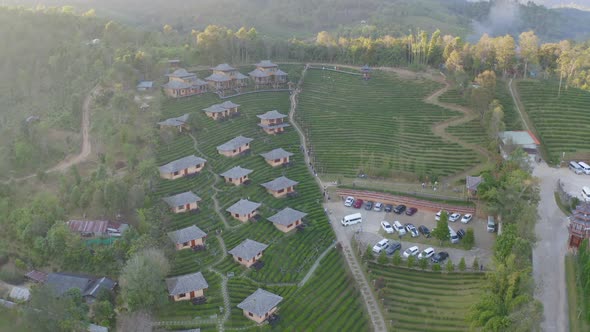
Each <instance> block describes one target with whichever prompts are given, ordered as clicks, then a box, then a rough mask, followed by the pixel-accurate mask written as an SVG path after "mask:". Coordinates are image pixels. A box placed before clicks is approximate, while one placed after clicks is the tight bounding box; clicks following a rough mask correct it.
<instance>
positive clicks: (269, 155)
mask: <svg viewBox="0 0 590 332" xmlns="http://www.w3.org/2000/svg"><path fill="white" fill-rule="evenodd" d="M260 155H261V156H263V157H264V159H266V160H276V159H283V158H287V157H291V156H292V155H293V154H292V153H291V152H288V151H285V150H283V149H281V148H278V149H274V150H271V151H269V152H266V153H261V154H260Z"/></svg>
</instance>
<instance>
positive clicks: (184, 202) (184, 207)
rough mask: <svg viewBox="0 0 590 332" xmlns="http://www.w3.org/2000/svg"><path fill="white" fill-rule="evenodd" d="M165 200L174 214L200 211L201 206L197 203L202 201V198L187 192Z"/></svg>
mask: <svg viewBox="0 0 590 332" xmlns="http://www.w3.org/2000/svg"><path fill="white" fill-rule="evenodd" d="M163 200H164V202H166V204H168V206H169V207H170V209H171V210H172V212H174V213H182V212H187V211H193V210H198V209H199V206H198V205H197V203H198V202H200V201H201V198H200V197H199V196H197V195H195V194H193V192H192V191H187V192H184V193H180V194H177V195H173V196H169V197H164V198H163Z"/></svg>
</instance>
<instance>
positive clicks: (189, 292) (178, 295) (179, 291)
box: [166, 272, 209, 302]
mask: <svg viewBox="0 0 590 332" xmlns="http://www.w3.org/2000/svg"><path fill="white" fill-rule="evenodd" d="M166 286H167V287H168V295H169V296H170V299H171V300H172V301H175V302H177V301H187V300H191V299H194V298H199V297H203V296H205V290H207V288H209V284H208V283H207V281H206V280H205V278H204V277H203V274H202V273H201V272H197V273H190V274H185V275H181V276H177V277H173V278H166Z"/></svg>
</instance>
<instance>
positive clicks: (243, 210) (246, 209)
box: [225, 199, 261, 215]
mask: <svg viewBox="0 0 590 332" xmlns="http://www.w3.org/2000/svg"><path fill="white" fill-rule="evenodd" d="M260 205H261V204H260V203H256V202H251V201H249V200H247V199H240V200H239V201H237V202H236V203H235V204H234V205H232V206H230V207H228V208H227V209H226V210H225V211H227V212H229V213H233V214H239V215H247V214H249V213H252V212H253V211H255V210H256V209H258V208H259V207H260Z"/></svg>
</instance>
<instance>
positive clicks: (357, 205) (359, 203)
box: [352, 199, 363, 209]
mask: <svg viewBox="0 0 590 332" xmlns="http://www.w3.org/2000/svg"><path fill="white" fill-rule="evenodd" d="M362 206H363V200H362V199H357V200H356V201H354V204H353V205H352V207H354V208H355V209H360V208H361V207H362Z"/></svg>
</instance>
